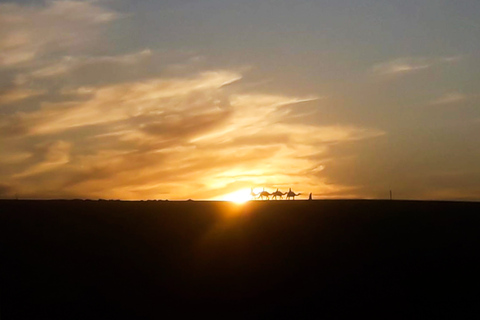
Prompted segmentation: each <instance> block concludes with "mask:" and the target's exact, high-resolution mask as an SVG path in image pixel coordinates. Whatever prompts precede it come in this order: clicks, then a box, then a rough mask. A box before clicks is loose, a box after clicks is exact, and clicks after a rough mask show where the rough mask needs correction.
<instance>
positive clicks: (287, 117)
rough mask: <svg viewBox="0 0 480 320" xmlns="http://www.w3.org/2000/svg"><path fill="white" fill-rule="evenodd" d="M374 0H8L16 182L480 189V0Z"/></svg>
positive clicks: (5, 133)
mask: <svg viewBox="0 0 480 320" xmlns="http://www.w3.org/2000/svg"><path fill="white" fill-rule="evenodd" d="M360 2H362V3H363V2H364V3H370V2H371V1H368V0H362V1H356V2H352V1H347V0H344V1H339V2H338V1H337V2H335V1H333V0H332V1H323V2H321V3H318V4H313V3H311V2H308V1H300V2H296V4H295V5H294V6H293V3H292V2H289V1H283V0H282V1H280V2H278V3H277V4H276V5H275V6H274V7H272V6H271V4H269V3H268V1H258V2H255V3H253V2H252V3H251V4H250V5H249V6H247V5H245V6H244V5H242V4H238V3H234V2H233V1H224V2H217V1H210V2H209V1H206V2H199V3H196V4H192V3H188V2H183V1H179V2H178V3H176V4H173V3H172V4H170V3H158V4H154V3H139V4H138V5H137V6H132V5H129V3H130V2H129V1H127V0H122V1H118V2H112V3H110V2H107V1H94V2H92V1H46V2H40V3H35V4H31V3H27V2H7V3H2V4H0V30H1V31H0V39H1V40H0V75H1V79H2V80H1V82H0V112H1V113H2V116H1V118H0V146H1V154H0V181H1V182H0V198H13V197H16V196H18V197H20V198H92V199H96V198H106V199H189V198H192V199H223V198H224V195H226V194H230V193H232V192H236V191H238V190H249V189H250V188H251V187H254V188H257V189H258V190H261V189H262V188H266V189H267V190H269V191H274V190H275V189H276V188H280V190H283V191H287V190H288V188H292V189H294V190H295V191H297V192H302V193H303V194H304V197H307V196H308V193H310V192H312V193H313V194H314V196H315V197H316V198H387V197H388V196H389V190H390V189H393V190H394V195H395V196H396V197H397V198H404V199H479V197H480V196H479V194H480V184H479V181H480V167H479V166H478V163H479V161H480V151H479V150H480V148H479V146H480V145H479V144H478V138H477V137H478V136H479V134H480V121H479V119H480V109H479V108H478V103H479V102H480V96H479V95H478V93H477V92H478V84H479V81H478V80H479V78H478V74H479V73H478V71H479V70H478V69H479V67H480V65H479V63H478V62H477V61H480V60H478V59H476V56H475V55H478V52H479V51H478V50H476V47H477V46H478V45H476V44H474V40H475V41H476V40H478V39H473V38H472V37H475V33H474V32H473V30H477V31H478V30H479V29H478V26H480V23H478V22H477V21H476V20H478V17H476V16H470V15H469V12H470V11H471V10H469V8H470V7H469V6H472V7H476V6H477V4H475V3H476V2H475V3H474V2H472V1H466V2H465V4H464V5H460V4H457V5H452V6H450V7H449V6H447V7H439V6H436V5H434V4H431V3H430V4H428V3H426V2H424V1H422V2H421V3H418V2H417V3H414V2H411V1H407V2H405V4H404V5H403V6H402V5H398V4H394V3H393V1H386V2H385V3H383V4H375V5H373V4H370V6H359V7H358V8H357V9H358V10H357V9H355V8H356V6H358V5H359V3H360ZM354 9H355V10H354ZM470 9H471V8H470ZM352 10H353V11H352ZM412 12H416V14H417V18H418V17H421V21H420V20H416V18H413V17H412V16H411V15H410V13H412ZM287 13H288V14H287ZM320 16H321V17H323V19H319V18H318V17H320ZM372 17H375V19H376V20H372V19H371V18H372ZM418 19H420V18H418ZM445 19H447V20H445ZM375 21H376V22H375ZM280 22H281V23H280ZM440 22H442V23H443V24H440ZM440 25H441V26H443V27H442V28H444V30H437V29H438V28H436V26H440ZM459 28H460V29H462V28H463V29H462V30H464V31H463V32H462V33H461V35H460V34H457V31H456V30H459ZM320 30H322V31H321V32H320ZM476 34H478V33H476ZM392 39H396V40H395V41H394V40H392ZM435 39H437V40H435ZM442 39H444V40H442ZM447 39H455V40H452V41H455V46H453V45H452V46H450V45H448V42H447ZM475 43H479V42H478V41H477V42H475ZM406 48H407V49H406ZM479 49H480V48H479Z"/></svg>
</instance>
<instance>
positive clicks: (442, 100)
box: [429, 92, 468, 105]
mask: <svg viewBox="0 0 480 320" xmlns="http://www.w3.org/2000/svg"><path fill="white" fill-rule="evenodd" d="M467 98H468V97H467V96H466V95H464V94H462V93H459V92H450V93H446V94H444V95H443V96H441V97H439V98H436V99H434V100H432V101H431V102H430V103H429V104H430V105H444V104H453V103H457V102H462V101H465V100H466V99H467Z"/></svg>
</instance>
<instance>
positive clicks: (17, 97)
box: [0, 87, 45, 106]
mask: <svg viewBox="0 0 480 320" xmlns="http://www.w3.org/2000/svg"><path fill="white" fill-rule="evenodd" d="M43 93H45V91H44V90H34V89H27V88H19V87H14V88H9V89H4V90H3V91H0V106H1V105H4V104H10V103H13V102H17V101H21V100H24V99H28V98H31V97H35V96H38V95H41V94H43Z"/></svg>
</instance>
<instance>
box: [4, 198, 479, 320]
mask: <svg viewBox="0 0 480 320" xmlns="http://www.w3.org/2000/svg"><path fill="white" fill-rule="evenodd" d="M479 230H480V203H462V202H457V203H455V202H414V201H289V202H287V201H268V202H267V201H264V202H262V201H256V202H250V203H247V204H245V205H243V206H238V205H235V204H230V203H221V202H153V201H152V202H118V201H0V272H1V274H0V281H1V282H0V298H1V300H0V318H1V319H2V320H8V319H92V318H102V319H119V318H129V319H144V318H155V319H158V318H161V317H162V316H168V317H172V316H176V317H179V316H182V315H190V316H195V317H200V316H202V315H207V316H208V317H209V318H220V317H228V318H248V319H255V318H265V317H273V316H284V317H285V316H290V317H296V318H315V319H317V318H322V317H326V318H338V317H340V316H345V315H349V316H354V317H358V316H360V315H362V314H365V315H367V316H380V317H382V318H385V319H391V318H408V319H411V318H423V319H425V318H434V317H439V316H440V317H447V318H455V319H465V318H467V317H473V316H476V315H478V313H479V311H480V303H479V301H480V300H479V298H480V294H479V290H480V288H479V284H480V281H479V280H478V279H477V276H478V273H479V267H480V253H479V252H480V251H479V250H480V248H479V245H480V241H479V240H480V237H479Z"/></svg>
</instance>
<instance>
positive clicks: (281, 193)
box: [272, 188, 287, 200]
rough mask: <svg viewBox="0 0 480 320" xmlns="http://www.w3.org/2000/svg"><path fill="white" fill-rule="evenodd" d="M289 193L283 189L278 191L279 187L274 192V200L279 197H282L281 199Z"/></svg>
mask: <svg viewBox="0 0 480 320" xmlns="http://www.w3.org/2000/svg"><path fill="white" fill-rule="evenodd" d="M285 194H287V193H286V192H282V191H278V188H277V191H275V192H273V193H272V200H273V199H275V200H277V197H280V199H283V196H284V195H285Z"/></svg>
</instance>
